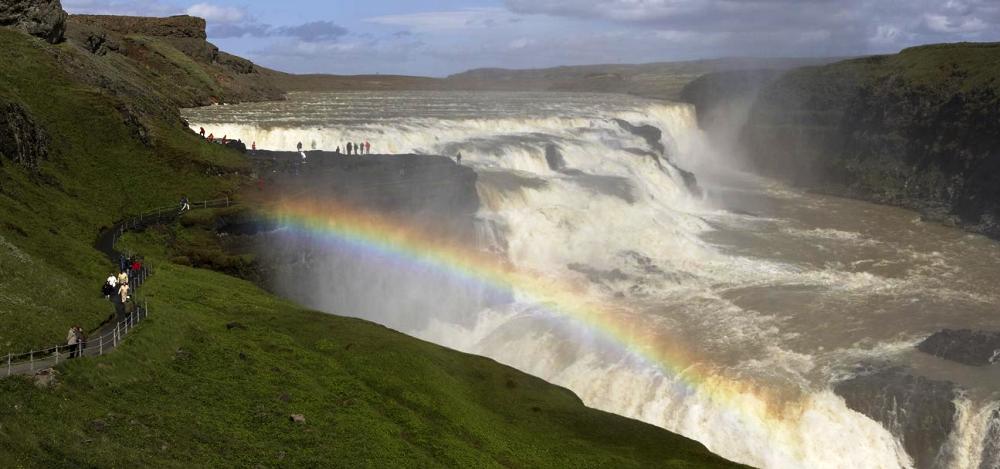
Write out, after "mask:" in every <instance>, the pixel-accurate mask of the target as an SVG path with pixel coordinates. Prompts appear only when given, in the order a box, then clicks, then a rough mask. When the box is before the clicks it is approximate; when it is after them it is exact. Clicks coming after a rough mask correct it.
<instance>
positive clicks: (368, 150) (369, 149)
mask: <svg viewBox="0 0 1000 469" xmlns="http://www.w3.org/2000/svg"><path fill="white" fill-rule="evenodd" d="M365 153H367V154H369V155H370V154H372V144H371V142H369V141H367V140H366V141H365Z"/></svg>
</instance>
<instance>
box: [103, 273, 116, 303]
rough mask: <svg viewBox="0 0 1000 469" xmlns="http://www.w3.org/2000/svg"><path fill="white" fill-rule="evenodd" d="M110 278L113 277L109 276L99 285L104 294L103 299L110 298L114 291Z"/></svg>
mask: <svg viewBox="0 0 1000 469" xmlns="http://www.w3.org/2000/svg"><path fill="white" fill-rule="evenodd" d="M112 279H114V277H111V278H109V279H108V280H107V281H106V282H104V285H103V286H101V293H102V294H104V299H105V300H108V299H111V294H112V293H114V291H115V287H114V285H112V284H111V280H112Z"/></svg>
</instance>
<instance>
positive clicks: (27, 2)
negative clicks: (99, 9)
mask: <svg viewBox="0 0 1000 469" xmlns="http://www.w3.org/2000/svg"><path fill="white" fill-rule="evenodd" d="M0 26H8V27H13V28H14V29H17V30H20V31H23V32H26V33H28V34H30V35H32V36H38V37H40V38H43V39H45V40H46V41H48V42H51V43H53V44H55V43H57V42H60V41H62V40H63V32H65V31H66V12H65V11H63V9H62V4H60V3H59V0H4V1H3V2H0Z"/></svg>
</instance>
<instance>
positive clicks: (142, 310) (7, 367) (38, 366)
mask: <svg viewBox="0 0 1000 469" xmlns="http://www.w3.org/2000/svg"><path fill="white" fill-rule="evenodd" d="M189 205H190V206H191V210H194V209H208V208H222V207H232V206H233V205H234V202H233V200H232V199H230V198H229V197H226V198H224V199H214V200H204V201H201V202H189ZM186 211H187V210H181V206H180V204H177V205H173V206H170V207H159V208H155V209H152V210H147V211H145V212H142V213H140V214H138V215H135V216H132V217H128V218H126V219H125V220H123V221H122V222H120V223H118V225H117V227H116V228H115V231H114V233H112V235H111V236H112V241H111V247H112V248H114V245H115V244H117V243H118V241H119V240H120V239H121V237H122V235H124V234H125V233H126V232H128V231H132V230H136V229H140V228H144V227H146V226H149V225H150V224H154V223H158V222H160V221H161V220H163V219H165V218H168V219H172V218H176V217H178V216H180V215H182V214H183V213H184V212H186ZM105 236H106V235H105ZM119 255H122V254H121V253H119ZM151 273H152V270H151V266H150V264H148V263H144V265H143V268H142V269H141V270H140V271H139V272H138V274H137V275H136V277H134V278H133V279H132V282H134V284H133V285H134V288H135V291H133V292H132V293H136V292H137V291H138V288H139V287H140V286H141V285H142V284H143V283H144V282H145V280H146V277H147V276H148V275H149V274H151ZM133 305H134V308H133V311H131V312H129V313H128V314H119V312H118V311H117V308H116V311H115V313H114V314H115V319H116V320H115V322H114V324H110V323H109V324H105V325H102V326H101V327H98V328H97V330H96V333H97V334H98V336H97V337H96V338H94V337H88V338H86V340H85V341H84V343H83V344H82V346H81V345H79V344H76V345H69V344H63V345H55V346H52V347H47V348H42V349H39V350H31V351H29V352H25V353H9V354H7V356H6V357H3V359H2V361H0V378H6V377H9V376H13V375H24V374H34V373H35V372H36V371H40V370H44V369H47V368H52V367H54V366H56V365H59V364H60V363H63V362H65V361H66V360H71V359H73V358H76V357H98V356H101V355H104V354H105V353H108V352H110V351H112V350H114V349H116V348H118V346H119V345H121V344H122V342H124V340H125V337H126V336H128V335H129V334H130V333H131V332H132V331H133V329H135V327H136V326H138V325H139V323H141V322H143V321H145V320H146V318H148V317H149V305H148V304H147V302H146V301H142V303H141V304H140V303H139V301H138V299H136V300H134V302H133ZM122 307H123V308H124V307H125V306H124V304H123V305H122Z"/></svg>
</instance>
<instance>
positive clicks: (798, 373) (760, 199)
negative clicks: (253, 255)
mask: <svg viewBox="0 0 1000 469" xmlns="http://www.w3.org/2000/svg"><path fill="white" fill-rule="evenodd" d="M185 118H187V119H188V120H189V122H190V123H191V126H192V128H194V129H198V128H199V127H204V128H205V129H206V130H208V131H209V132H212V133H214V134H215V135H216V136H222V135H226V136H228V137H229V138H240V139H242V140H243V141H244V142H246V143H247V144H248V146H249V144H250V143H251V142H255V143H256V146H257V148H261V149H272V150H294V149H295V147H296V144H297V143H299V142H302V144H303V146H304V147H305V148H306V149H320V150H327V151H332V150H334V149H335V148H337V147H340V148H341V149H343V148H344V145H345V143H346V142H348V141H351V142H364V141H369V142H371V145H372V153H424V154H438V155H446V156H454V155H457V154H458V153H461V154H462V156H463V160H462V163H463V164H465V165H468V166H470V167H471V168H473V169H474V170H475V171H476V172H477V174H478V176H479V179H478V188H477V189H478V193H479V198H480V203H481V208H480V210H479V213H478V214H477V221H476V223H477V226H478V228H479V229H478V232H479V236H478V240H477V244H478V245H477V246H476V248H477V249H480V250H483V251H488V252H493V253H496V254H497V255H499V256H502V257H503V258H504V260H505V261H506V262H508V263H509V264H510V265H512V266H514V268H516V269H517V270H518V271H521V272H528V273H531V275H534V276H536V277H537V278H538V279H539V280H538V282H539V285H542V286H543V288H560V286H561V285H573V286H574V290H573V291H574V294H575V295H582V296H585V297H586V298H588V299H589V300H592V301H593V302H594V304H613V305H614V306H615V308H616V311H618V310H620V311H621V313H620V314H622V315H627V316H628V320H627V322H628V324H629V325H630V327H631V328H632V329H630V330H631V332H624V333H623V332H622V331H621V330H618V332H617V333H616V334H614V335H608V334H602V332H606V331H601V330H600V329H601V327H600V326H594V325H593V324H591V325H588V324H585V323H582V322H580V321H575V320H573V319H574V318H573V317H572V315H568V317H562V316H560V315H559V314H558V311H556V312H555V313H554V312H553V311H552V309H553V308H551V307H541V306H540V305H538V304H535V303H533V302H532V298H531V295H528V294H520V293H519V291H518V285H513V287H514V288H513V290H514V292H513V293H514V294H513V298H512V300H511V301H505V302H501V303H497V302H495V301H493V302H484V303H483V304H482V305H481V307H478V308H469V307H468V303H467V302H462V303H461V305H462V306H461V310H456V308H459V306H454V307H451V306H449V305H448V304H447V302H446V301H442V302H441V304H442V306H441V308H439V309H435V308H414V310H412V311H403V313H402V314H400V313H399V312H398V311H396V314H385V313H384V312H385V311H386V308H380V307H378V305H379V304H380V303H384V302H385V301H386V298H387V297H393V298H394V300H393V305H394V306H393V309H394V310H399V309H400V308H402V309H404V310H405V308H406V305H407V304H427V301H408V300H409V299H410V298H413V299H415V300H416V299H420V297H426V296H429V295H435V296H448V291H447V288H448V286H447V285H448V284H447V283H441V279H440V277H439V276H437V275H438V274H439V273H434V272H429V273H428V275H420V274H419V272H418V273H416V274H413V275H408V276H405V277H400V276H398V275H397V276H395V277H394V279H395V281H394V282H393V284H392V285H387V284H386V283H385V282H379V281H377V279H375V278H374V277H377V276H378V275H379V272H378V270H377V269H373V268H370V267H369V268H367V270H366V271H365V274H364V275H367V276H368V277H369V278H366V279H360V280H359V279H358V278H357V274H356V273H354V274H350V273H344V270H345V268H344V265H345V264H344V263H345V262H352V261H351V260H350V259H346V260H345V257H350V256H355V255H360V254H355V253H330V268H329V269H328V270H327V271H326V272H327V276H328V277H327V280H326V281H329V282H330V283H331V284H333V283H336V284H338V285H349V286H353V287H354V288H352V290H351V291H350V296H351V300H350V302H348V301H347V300H346V299H345V298H344V297H343V295H344V290H343V289H342V288H341V289H323V288H320V289H315V294H313V295H309V297H307V298H305V299H301V300H302V301H303V302H304V303H306V304H308V305H309V306H313V307H317V308H319V309H322V310H325V311H328V312H330V313H337V314H342V313H344V312H345V310H344V308H345V307H346V305H350V312H351V313H353V314H357V315H358V316H361V317H364V318H366V319H370V320H373V321H376V322H380V323H383V324H386V325H387V326H390V327H393V328H396V329H398V330H401V331H403V332H405V333H408V334H411V335H414V336H416V337H420V338H423V339H426V340H430V341H433V342H436V343H439V344H442V345H445V346H448V347H452V348H455V349H458V350H462V351H466V352H470V353H475V354H479V355H484V356H488V357H491V358H493V359H496V360H498V361H500V362H503V363H506V364H509V365H511V366H514V367H516V368H518V369H521V370H523V371H526V372H528V373H531V374H534V375H536V376H539V377H542V378H544V379H546V380H549V381H551V382H553V383H556V384H559V385H562V386H565V387H567V388H569V389H571V390H573V391H574V392H575V393H577V394H578V395H579V396H580V397H581V398H582V399H583V400H584V402H585V403H586V404H587V405H589V406H592V407H596V408H599V409H603V410H607V411H610V412H615V413H618V414H621V415H625V416H628V417H632V418H636V419H640V420H643V421H646V422H649V423H652V424H655V425H658V426H661V427H664V428H666V429H669V430H671V431H674V432H677V433H681V434H683V435H685V436H688V437H691V438H693V439H696V440H698V441H700V442H702V443H704V444H705V445H706V446H707V447H708V448H709V449H710V450H712V451H713V452H716V453H718V454H720V455H722V456H724V457H727V458H730V459H733V460H736V461H739V462H743V463H747V464H750V465H754V466H759V467H766V468H798V467H809V468H824V467H830V468H847V467H851V468H860V467H864V468H868V467H873V468H874V467H885V468H892V467H912V466H913V465H914V464H915V461H914V459H913V457H912V455H910V454H908V453H907V451H906V449H905V444H904V442H903V441H902V438H903V437H902V435H903V434H904V433H905V432H904V430H903V429H901V428H893V427H894V426H893V425H887V424H886V423H885V422H883V423H879V422H876V421H875V420H873V419H871V418H869V417H866V416H865V415H863V414H862V413H859V412H856V411H854V410H851V408H849V407H848V406H847V404H846V403H845V399H844V398H843V397H842V396H841V395H838V394H837V393H836V392H834V388H835V387H836V385H837V383H839V382H842V381H844V380H847V379H851V378H852V377H855V376H857V375H858V373H864V372H867V371H866V370H871V369H872V367H882V368H885V367H899V368H900V369H903V370H906V371H905V372H906V373H907V374H909V375H912V376H920V377H924V378H927V379H930V380H936V381H947V382H951V383H955V384H956V385H957V389H960V392H958V393H957V394H956V397H955V398H954V401H953V403H952V404H953V405H954V408H955V409H956V413H955V415H954V421H953V422H950V423H951V425H950V427H949V428H947V429H946V433H947V434H946V439H945V442H944V444H943V446H942V448H941V451H940V455H939V457H938V458H937V459H936V460H934V461H933V462H930V463H928V462H926V461H925V462H923V463H920V464H919V465H922V466H927V467H955V468H989V467H997V466H994V465H993V464H1000V460H997V461H994V460H993V459H992V458H993V457H998V458H1000V456H998V455H996V454H993V453H991V451H990V450H989V448H993V447H1000V430H997V431H995V432H992V430H991V425H994V426H995V425H997V424H998V422H997V421H995V420H993V419H991V418H994V417H993V416H994V415H995V413H996V411H997V408H998V404H997V403H998V402H1000V365H993V366H987V367H979V368H976V367H968V366H964V365H960V364H957V363H953V362H949V361H946V360H943V359H939V358H936V357H933V356H930V355H927V354H923V353H922V352H919V351H917V350H916V349H915V345H916V344H917V343H919V342H920V341H921V340H923V339H924V338H926V337H928V336H929V335H930V334H932V333H934V332H937V331H939V330H941V329H943V328H971V329H982V330H1000V290H998V289H997V284H998V281H1000V246H998V244H997V243H996V242H994V241H991V240H988V239H986V238H983V237H980V236H976V235H971V234H968V233H965V232H962V231H959V230H956V229H953V228H948V227H944V226H939V225H936V224H931V223H924V222H922V221H921V220H920V217H919V216H918V215H917V214H915V213H913V212H909V211H905V210H901V209H896V208H892V207H885V206H879V205H873V204H868V203H864V202H859V201H854V200H846V199H841V198H836V197H829V196H822V195H816V194H809V193H803V192H801V191H798V190H795V189H793V188H790V187H787V186H784V185H782V184H779V183H776V182H773V181H769V180H765V179H761V178H758V177H755V176H753V175H749V174H746V173H742V172H739V171H737V170H735V169H734V168H736V167H737V165H736V163H735V161H736V156H735V155H733V154H731V153H732V151H730V150H726V148H731V147H730V146H726V145H721V144H716V142H713V141H712V140H711V139H710V138H708V137H707V136H706V135H705V134H704V133H703V132H702V131H701V130H699V128H698V125H697V120H696V115H695V111H694V109H693V108H692V107H691V106H688V105H684V104H677V103H670V102H658V101H647V100H642V99H638V98H633V97H627V96H618V95H592V94H568V93H567V94H563V93H457V92H456V93H444V92H392V93H293V94H292V95H291V96H290V97H289V100H288V101H285V102H275V103H255V104H244V105H230V106H212V107H207V108H199V109H191V110H187V111H185ZM643 126H651V127H655V129H657V130H659V131H660V132H661V135H660V136H659V139H656V138H651V137H650V135H651V134H650V132H649V128H650V127H645V128H644V127H643ZM642 129H646V130H642ZM685 170H686V171H690V172H692V173H693V174H694V175H695V177H696V178H697V187H695V186H694V185H693V184H691V181H690V179H689V178H686V177H685ZM290 242H291V241H290ZM353 262H356V263H358V264H364V263H365V262H366V261H365V259H361V258H359V259H354V260H353ZM413 268H414V269H417V270H419V269H420V267H413ZM428 269H430V267H428ZM348 270H349V269H348ZM431 278H433V279H435V280H434V282H436V283H435V284H433V285H429V284H428V282H430V281H431V280H428V279H431ZM400 283H403V284H402V285H401V284H400ZM276 288H277V289H278V290H279V291H281V285H276ZM456 288H458V287H456ZM463 288H466V287H463ZM484 288H485V287H484ZM331 292H335V293H331ZM359 299H360V300H359ZM424 300H426V298H424ZM432 304H433V303H432ZM365 305H369V306H371V307H365ZM554 309H558V308H554ZM414 318H416V319H414ZM623 321H624V319H623ZM595 329H596V330H595ZM657 347H663V348H664V349H670V350H675V352H671V353H656V351H655V350H653V351H650V350H649V349H650V348H657ZM651 357H655V358H654V359H651ZM928 431H931V430H928ZM995 440H996V441H995Z"/></svg>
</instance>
